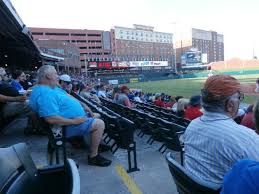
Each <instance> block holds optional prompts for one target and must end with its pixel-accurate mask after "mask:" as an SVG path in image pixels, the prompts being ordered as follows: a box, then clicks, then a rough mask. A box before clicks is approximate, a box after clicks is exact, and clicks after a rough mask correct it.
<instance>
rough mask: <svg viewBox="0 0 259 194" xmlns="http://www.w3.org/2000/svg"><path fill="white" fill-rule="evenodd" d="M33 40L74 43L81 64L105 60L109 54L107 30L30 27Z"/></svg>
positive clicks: (109, 46) (109, 41) (109, 42)
mask: <svg viewBox="0 0 259 194" xmlns="http://www.w3.org/2000/svg"><path fill="white" fill-rule="evenodd" d="M30 31H31V33H32V35H33V38H34V40H60V41H65V42H68V43H73V44H75V45H76V46H77V47H78V49H79V52H80V61H81V65H84V62H85V59H86V61H96V60H107V59H108V57H109V56H110V55H111V40H110V32H109V31H101V30H86V29H82V30H81V29H56V28H33V27H32V28H30Z"/></svg>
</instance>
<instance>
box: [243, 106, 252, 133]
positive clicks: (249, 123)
mask: <svg viewBox="0 0 259 194" xmlns="http://www.w3.org/2000/svg"><path fill="white" fill-rule="evenodd" d="M253 107H254V105H249V107H248V108H247V111H246V114H245V116H244V117H243V119H242V121H241V125H244V126H246V127H248V128H250V129H253V130H255V123H254V116H253Z"/></svg>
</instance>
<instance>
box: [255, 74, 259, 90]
mask: <svg viewBox="0 0 259 194" xmlns="http://www.w3.org/2000/svg"><path fill="white" fill-rule="evenodd" d="M255 85H256V88H255V92H256V93H259V78H257V79H256V83H255Z"/></svg>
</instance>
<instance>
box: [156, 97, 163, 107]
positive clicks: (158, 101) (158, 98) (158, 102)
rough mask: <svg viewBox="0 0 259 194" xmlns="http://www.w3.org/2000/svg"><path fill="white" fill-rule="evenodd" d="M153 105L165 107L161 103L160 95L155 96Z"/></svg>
mask: <svg viewBox="0 0 259 194" xmlns="http://www.w3.org/2000/svg"><path fill="white" fill-rule="evenodd" d="M154 104H155V105H156V106H159V107H165V103H164V102H163V100H162V97H161V95H157V96H156V98H155V101H154Z"/></svg>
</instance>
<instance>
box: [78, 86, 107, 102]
mask: <svg viewBox="0 0 259 194" xmlns="http://www.w3.org/2000/svg"><path fill="white" fill-rule="evenodd" d="M91 90H92V88H91V87H90V86H88V85H86V86H85V87H84V88H82V90H81V92H80V95H81V96H82V97H83V98H85V99H92V100H94V101H95V102H97V103H98V104H101V103H102V102H101V100H100V99H99V98H98V96H97V95H96V94H95V92H92V91H91Z"/></svg>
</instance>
